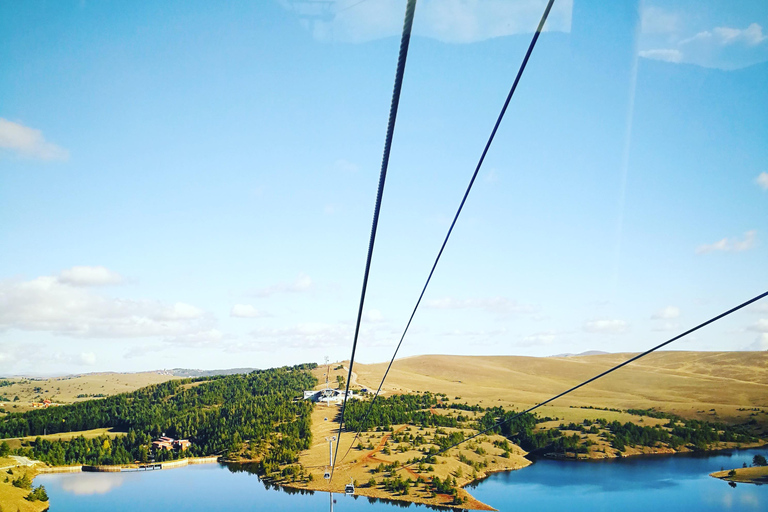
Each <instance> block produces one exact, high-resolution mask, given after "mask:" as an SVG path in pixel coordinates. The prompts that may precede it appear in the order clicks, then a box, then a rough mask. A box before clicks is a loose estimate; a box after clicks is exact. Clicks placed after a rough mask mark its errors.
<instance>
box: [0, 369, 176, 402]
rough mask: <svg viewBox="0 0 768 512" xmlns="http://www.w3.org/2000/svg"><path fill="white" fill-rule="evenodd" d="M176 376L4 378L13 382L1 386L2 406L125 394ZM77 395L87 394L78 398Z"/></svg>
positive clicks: (126, 374) (146, 373)
mask: <svg viewBox="0 0 768 512" xmlns="http://www.w3.org/2000/svg"><path fill="white" fill-rule="evenodd" d="M175 378H178V377H174V376H172V375H166V374H163V373H159V372H141V373H89V374H84V375H74V376H68V377H55V378H50V379H7V380H8V381H10V382H12V383H13V384H11V385H10V386H4V387H2V388H0V395H4V396H5V397H6V398H8V401H7V402H3V405H2V407H4V408H5V409H6V410H7V411H8V412H22V411H27V410H29V409H31V408H32V403H33V402H38V401H40V400H42V399H48V400H51V401H52V402H55V403H60V404H67V403H73V402H79V401H82V400H92V399H93V395H106V396H111V395H116V394H118V393H127V392H130V391H134V390H136V389H139V388H142V387H144V386H149V385H150V384H158V383H160V382H165V381H168V380H171V379H175ZM78 395H87V396H84V397H81V398H78ZM16 396H18V397H19V401H18V402H14V401H13V399H14V397H16Z"/></svg>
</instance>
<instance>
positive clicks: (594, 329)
mask: <svg viewBox="0 0 768 512" xmlns="http://www.w3.org/2000/svg"><path fill="white" fill-rule="evenodd" d="M628 328H629V325H628V324H627V322H625V321H624V320H618V319H614V320H592V321H590V322H585V323H584V326H583V329H584V331H586V332H591V333H602V334H621V333H624V332H627V329H628Z"/></svg>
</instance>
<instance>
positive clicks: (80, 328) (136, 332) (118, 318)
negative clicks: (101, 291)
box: [0, 276, 212, 338]
mask: <svg viewBox="0 0 768 512" xmlns="http://www.w3.org/2000/svg"><path fill="white" fill-rule="evenodd" d="M211 321H212V319H211V318H210V317H209V316H208V315H205V313H204V312H203V310H201V309H200V308H197V307H195V306H192V305H189V304H185V303H183V302H177V303H175V304H171V305H169V304H164V303H162V302H159V301H153V300H131V299H117V298H110V297H105V296H102V295H97V294H95V293H93V292H91V291H90V290H89V289H87V288H82V287H78V286H73V285H71V284H68V283H66V282H62V281H60V279H59V278H57V277H50V276H43V277H38V278H36V279H33V280H31V281H22V282H18V281H16V282H14V281H2V282H0V331H3V330H8V329H20V330H25V331H45V332H51V333H54V334H59V335H67V336H73V337H81V338H137V337H152V336H166V337H167V336H181V335H185V334H192V333H196V332H199V331H201V330H205V329H207V328H209V324H210V323H211Z"/></svg>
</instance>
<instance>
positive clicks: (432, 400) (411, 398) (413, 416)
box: [344, 392, 469, 431]
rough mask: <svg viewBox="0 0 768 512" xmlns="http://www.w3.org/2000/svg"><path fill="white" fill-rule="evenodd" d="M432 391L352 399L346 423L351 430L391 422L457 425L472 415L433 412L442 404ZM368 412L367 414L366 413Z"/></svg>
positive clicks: (347, 407) (365, 428) (396, 423)
mask: <svg viewBox="0 0 768 512" xmlns="http://www.w3.org/2000/svg"><path fill="white" fill-rule="evenodd" d="M441 396H445V395H434V394H432V393H429V392H425V393H423V394H418V395H414V394H405V395H393V396H389V397H386V398H385V397H379V398H377V399H376V401H375V402H374V403H373V407H372V408H371V411H370V413H368V407H369V405H370V403H371V402H370V401H367V400H350V401H349V402H347V406H346V411H345V412H344V421H345V426H346V428H347V429H349V430H354V431H358V430H360V431H367V430H371V429H374V428H378V429H385V430H388V429H389V428H390V427H391V426H392V425H403V424H406V423H407V424H409V425H418V426H421V427H456V426H459V423H462V422H464V421H467V420H468V419H469V418H468V417H465V416H463V415H462V414H459V415H458V416H456V417H453V416H444V415H442V414H433V413H432V412H431V411H430V409H431V408H438V407H443V403H442V402H441V401H440V399H439V398H440V397H441ZM366 414H368V418H367V419H366V418H365V416H366Z"/></svg>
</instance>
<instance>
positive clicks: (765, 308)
mask: <svg viewBox="0 0 768 512" xmlns="http://www.w3.org/2000/svg"><path fill="white" fill-rule="evenodd" d="M746 311H749V312H750V313H756V314H762V313H768V299H767V298H763V299H761V300H760V301H758V302H755V303H754V304H751V305H749V306H748V307H747V308H746Z"/></svg>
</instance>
